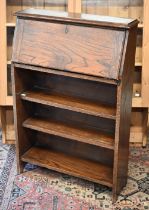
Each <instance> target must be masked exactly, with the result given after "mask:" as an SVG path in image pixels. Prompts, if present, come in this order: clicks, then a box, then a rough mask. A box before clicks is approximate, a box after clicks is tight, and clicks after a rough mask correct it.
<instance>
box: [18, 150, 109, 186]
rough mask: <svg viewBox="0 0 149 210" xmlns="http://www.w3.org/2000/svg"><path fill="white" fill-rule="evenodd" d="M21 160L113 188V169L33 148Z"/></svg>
mask: <svg viewBox="0 0 149 210" xmlns="http://www.w3.org/2000/svg"><path fill="white" fill-rule="evenodd" d="M21 160H22V161H24V162H29V163H31V164H35V165H36V164H37V165H38V166H41V167H46V168H49V169H53V170H55V171H60V172H62V173H67V174H69V175H73V176H77V177H80V178H84V179H88V180H89V181H93V182H94V181H95V182H98V183H100V184H104V185H106V186H109V187H112V179H113V178H112V173H113V171H112V168H110V167H108V166H106V165H103V164H100V163H98V162H93V161H89V160H85V159H81V158H78V157H74V156H70V155H66V154H63V153H60V152H56V151H50V150H49V149H45V148H41V147H40V148H39V147H32V148H31V149H30V150H28V151H27V152H26V153H25V154H24V155H23V156H22V157H21Z"/></svg>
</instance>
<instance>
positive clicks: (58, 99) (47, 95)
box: [21, 89, 116, 120]
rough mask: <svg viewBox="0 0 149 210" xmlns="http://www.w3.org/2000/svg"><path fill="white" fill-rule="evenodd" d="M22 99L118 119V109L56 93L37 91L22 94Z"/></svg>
mask: <svg viewBox="0 0 149 210" xmlns="http://www.w3.org/2000/svg"><path fill="white" fill-rule="evenodd" d="M21 98H22V99H23V100H26V101H31V102H36V103H39V104H44V105H50V106H54V107H59V108H63V109H68V110H72V111H76V112H81V113H85V114H90V115H94V116H99V117H104V118H109V119H114V120H115V119H116V108H114V107H112V106H108V105H105V104H100V103H99V102H98V103H95V102H92V101H89V100H84V99H79V98H75V97H71V96H66V95H62V94H58V93H54V92H43V91H41V90H40V89H39V90H37V89H36V90H33V91H27V92H24V93H22V94H21Z"/></svg>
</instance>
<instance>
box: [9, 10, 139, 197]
mask: <svg viewBox="0 0 149 210" xmlns="http://www.w3.org/2000/svg"><path fill="white" fill-rule="evenodd" d="M17 15H18V21H17V27H16V31H15V37H14V47H13V58H12V62H13V63H12V77H13V95H14V101H15V102H14V115H15V126H16V136H17V161H18V171H19V172H21V171H22V169H23V165H24V162H30V163H33V164H36V165H39V166H43V167H47V168H49V169H53V170H56V171H60V172H63V173H68V174H70V175H74V176H78V177H81V178H85V179H88V180H90V181H94V182H97V183H101V184H105V185H107V186H109V187H112V190H113V201H115V200H116V198H117V195H118V194H119V193H120V191H121V190H122V188H123V187H124V186H125V185H126V182H127V171H128V152H129V133H130V112H131V94H132V78H133V77H132V72H133V67H134V55H135V42H136V29H137V21H136V20H126V19H115V18H114V19H113V18H106V17H97V16H92V15H91V16H90V15H87V16H86V15H81V16H80V17H79V16H76V17H74V16H71V17H70V16H68V14H67V13H61V14H57V13H53V12H52V13H51V12H46V11H45V12H43V11H40V10H36V11H35V10H32V9H31V10H27V11H23V12H19V13H17ZM103 19H104V20H103ZM37 145H38V147H37ZM45 148H46V149H45ZM68 148H69V149H68Z"/></svg>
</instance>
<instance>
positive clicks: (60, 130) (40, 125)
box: [23, 117, 114, 149]
mask: <svg viewBox="0 0 149 210" xmlns="http://www.w3.org/2000/svg"><path fill="white" fill-rule="evenodd" d="M23 127H25V128H29V129H33V130H36V131H40V132H43V133H47V134H51V135H56V136H61V137H64V138H68V139H71V140H76V141H79V142H84V143H88V144H92V145H96V146H101V147H105V148H108V149H114V136H112V135H110V134H106V133H103V132H100V131H95V130H92V129H84V128H80V127H77V126H72V125H68V124H66V123H62V122H58V121H54V120H50V119H40V118H37V117H32V118H29V119H27V120H25V121H24V123H23Z"/></svg>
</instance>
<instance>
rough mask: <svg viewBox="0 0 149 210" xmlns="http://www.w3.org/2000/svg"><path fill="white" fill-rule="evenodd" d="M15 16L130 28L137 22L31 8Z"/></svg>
mask: <svg viewBox="0 0 149 210" xmlns="http://www.w3.org/2000/svg"><path fill="white" fill-rule="evenodd" d="M16 16H18V17H29V18H38V19H43V20H52V21H60V22H69V23H79V24H87V25H94V26H107V27H118V28H130V27H133V26H134V25H136V24H138V21H137V20H135V19H128V18H118V17H109V16H99V15H91V14H73V13H67V12H61V11H49V10H40V9H32V8H31V9H26V10H23V11H19V12H17V13H16Z"/></svg>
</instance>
